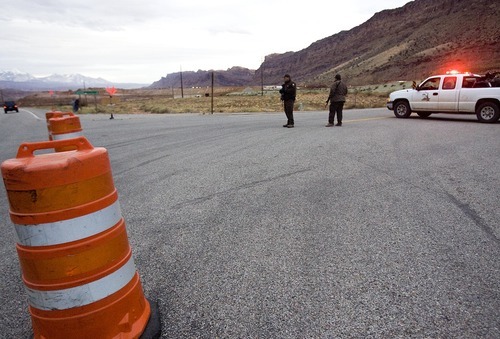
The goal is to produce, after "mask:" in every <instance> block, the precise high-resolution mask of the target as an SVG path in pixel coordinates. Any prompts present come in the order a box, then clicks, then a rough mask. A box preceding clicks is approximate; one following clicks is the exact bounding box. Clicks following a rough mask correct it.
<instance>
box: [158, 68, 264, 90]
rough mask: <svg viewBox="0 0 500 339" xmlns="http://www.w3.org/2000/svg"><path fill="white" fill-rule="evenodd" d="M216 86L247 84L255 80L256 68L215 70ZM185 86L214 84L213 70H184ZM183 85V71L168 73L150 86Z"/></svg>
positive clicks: (168, 86)
mask: <svg viewBox="0 0 500 339" xmlns="http://www.w3.org/2000/svg"><path fill="white" fill-rule="evenodd" d="M214 72H215V73H216V74H217V75H216V76H214V84H215V86H247V85H248V84H251V83H252V81H253V77H254V74H255V71H254V70H250V69H248V68H243V67H232V68H230V69H228V70H225V71H214ZM182 84H183V86H184V87H206V86H211V84H212V71H202V70H199V71H197V72H182ZM170 87H181V73H180V72H179V73H172V74H168V75H167V76H166V77H162V78H161V79H160V80H158V81H156V82H154V83H153V84H152V85H151V86H149V88H170Z"/></svg>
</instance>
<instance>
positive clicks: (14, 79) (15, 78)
mask: <svg viewBox="0 0 500 339" xmlns="http://www.w3.org/2000/svg"><path fill="white" fill-rule="evenodd" d="M108 86H115V87H120V88H139V87H144V86H146V85H144V84H117V83H113V82H110V81H107V80H105V79H103V78H91V77H86V76H84V75H81V74H52V75H49V76H46V77H35V76H33V75H31V74H29V73H23V72H20V71H17V70H14V71H0V89H1V88H12V89H22V90H25V91H33V90H70V89H71V90H74V89H79V88H83V87H87V88H88V87H108Z"/></svg>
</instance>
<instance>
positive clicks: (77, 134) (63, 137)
mask: <svg viewBox="0 0 500 339" xmlns="http://www.w3.org/2000/svg"><path fill="white" fill-rule="evenodd" d="M81 136H83V132H82V131H79V132H72V133H64V134H54V133H52V139H54V140H66V139H73V138H78V137H81Z"/></svg>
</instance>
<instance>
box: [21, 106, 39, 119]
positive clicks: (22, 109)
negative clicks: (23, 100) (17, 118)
mask: <svg viewBox="0 0 500 339" xmlns="http://www.w3.org/2000/svg"><path fill="white" fill-rule="evenodd" d="M20 110H21V111H24V112H28V113H29V114H31V115H32V116H34V117H35V119H38V120H44V119H42V118H40V117H38V116H37V115H36V114H35V113H33V112H31V111H28V110H27V109H24V108H21V109H20Z"/></svg>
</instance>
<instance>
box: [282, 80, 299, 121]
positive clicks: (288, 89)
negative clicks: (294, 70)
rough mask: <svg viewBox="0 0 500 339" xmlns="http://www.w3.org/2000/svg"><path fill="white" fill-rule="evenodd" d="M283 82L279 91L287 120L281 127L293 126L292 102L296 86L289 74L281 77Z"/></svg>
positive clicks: (293, 101)
mask: <svg viewBox="0 0 500 339" xmlns="http://www.w3.org/2000/svg"><path fill="white" fill-rule="evenodd" d="M283 79H284V83H283V85H281V89H280V93H281V100H282V101H283V107H284V109H285V114H286V118H287V122H286V124H285V125H283V127H288V128H293V126H294V121H293V104H294V103H295V95H296V93H297V86H296V85H295V82H293V81H292V79H291V78H290V75H289V74H285V76H284V77H283Z"/></svg>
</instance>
